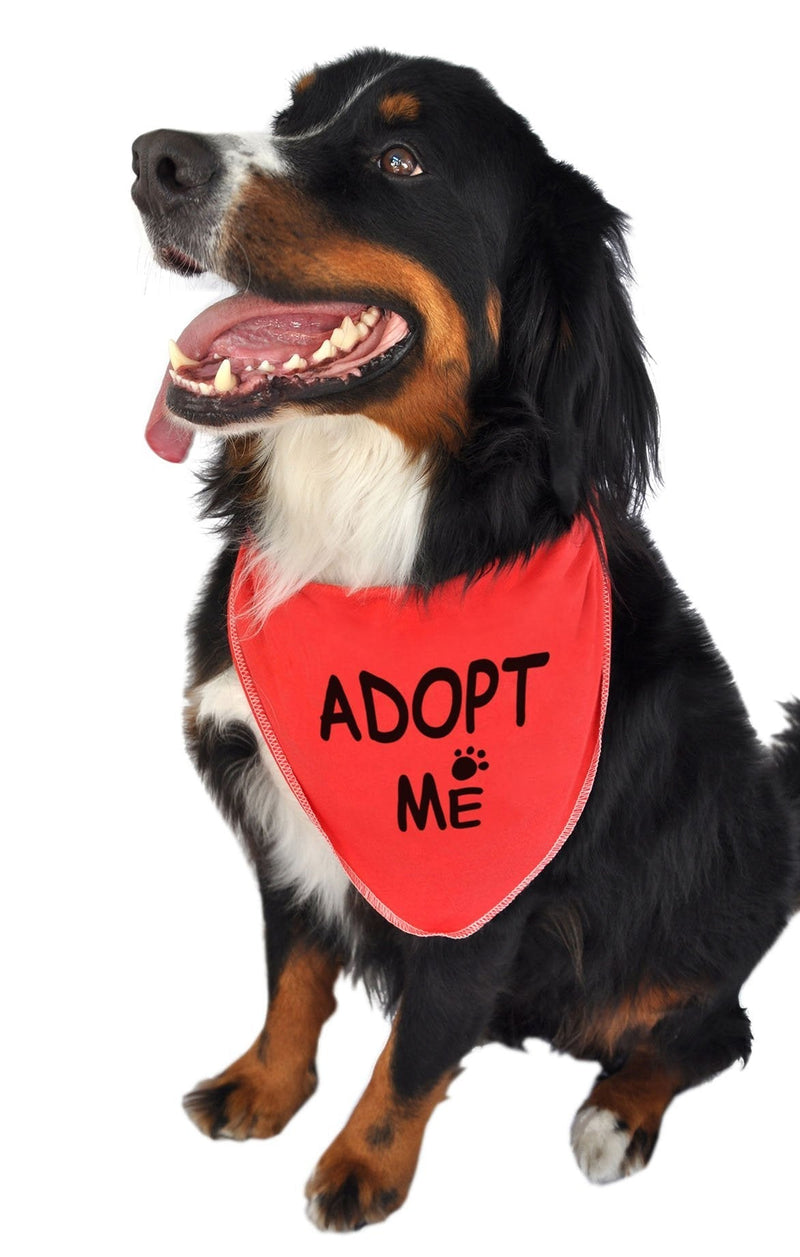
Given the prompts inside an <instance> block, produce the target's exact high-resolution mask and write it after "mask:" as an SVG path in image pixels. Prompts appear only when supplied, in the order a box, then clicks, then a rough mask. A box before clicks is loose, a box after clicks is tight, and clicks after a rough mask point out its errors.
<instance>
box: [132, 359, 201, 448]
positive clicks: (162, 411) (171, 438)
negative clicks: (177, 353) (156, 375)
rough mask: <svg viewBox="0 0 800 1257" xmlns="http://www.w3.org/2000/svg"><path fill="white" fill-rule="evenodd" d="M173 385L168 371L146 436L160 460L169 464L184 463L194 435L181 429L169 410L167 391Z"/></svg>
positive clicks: (154, 405)
mask: <svg viewBox="0 0 800 1257" xmlns="http://www.w3.org/2000/svg"><path fill="white" fill-rule="evenodd" d="M171 383H172V381H171V380H170V378H169V371H166V372H165V373H164V382H163V384H162V385H161V388H160V389H159V390H158V397H157V398H156V400H155V402H154V404H153V409H152V410H151V411H150V418H149V419H148V421H147V428H146V429H145V434H144V435H145V440H146V441H147V444H148V445H149V446H150V449H151V450H153V451H154V452H155V453H156V454H158V456H159V458H164V459H166V461H167V462H168V463H182V462H183V460H184V459H185V457H186V455H187V454H188V453H189V450H190V449H191V446H192V441H193V440H194V433H193V432H189V431H188V430H187V429H186V428H183V427H179V426H178V424H177V423H176V422H175V420H174V419H173V418H172V416H171V415H170V413H169V411H168V410H167V389H168V388H169V386H170V384H171Z"/></svg>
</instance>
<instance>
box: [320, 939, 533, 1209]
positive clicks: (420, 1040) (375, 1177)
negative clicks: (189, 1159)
mask: <svg viewBox="0 0 800 1257" xmlns="http://www.w3.org/2000/svg"><path fill="white" fill-rule="evenodd" d="M486 932H489V927H486ZM491 933H493V931H491ZM509 934H510V931H509ZM476 937H477V936H476ZM492 942H493V943H494V945H492ZM472 943H473V940H472V939H467V940H463V941H458V942H451V941H450V940H446V939H431V940H425V942H424V943H420V945H419V946H418V947H414V948H413V949H412V953H411V956H410V958H409V964H408V970H407V971H408V975H409V976H408V978H407V980H406V984H405V988H404V992H403V995H402V998H401V1001H400V1005H399V1009H398V1011H397V1013H396V1015H395V1018H394V1022H393V1025H392V1030H391V1034H390V1036H389V1040H388V1043H387V1044H386V1047H385V1048H384V1050H383V1052H382V1053H381V1055H380V1057H379V1059H378V1062H377V1064H376V1066H375V1069H374V1071H373V1074H372V1078H371V1079H370V1082H369V1085H368V1086H367V1089H366V1091H365V1092H364V1094H363V1095H362V1097H361V1099H360V1100H359V1102H358V1104H357V1105H356V1107H355V1109H354V1111H353V1113H352V1114H351V1116H350V1119H349V1121H348V1122H347V1125H346V1126H345V1127H344V1129H343V1130H342V1132H341V1133H340V1134H339V1136H338V1137H337V1138H336V1139H335V1140H334V1142H333V1143H332V1144H331V1146H330V1147H329V1148H328V1150H327V1152H325V1154H324V1155H323V1156H322V1158H321V1160H320V1161H319V1164H318V1165H317V1167H316V1169H315V1171H314V1173H313V1174H312V1176H311V1178H310V1180H309V1182H308V1184H307V1187H306V1196H307V1197H308V1201H309V1205H308V1212H309V1216H310V1218H311V1219H312V1221H313V1222H315V1223H316V1225H317V1226H319V1227H320V1228H321V1229H323V1230H333V1231H351V1230H357V1229H359V1228H360V1227H362V1226H365V1225H366V1224H367V1223H369V1222H380V1221H382V1220H383V1219H384V1218H386V1217H387V1216H388V1215H389V1214H390V1213H393V1212H394V1210H395V1209H398V1208H399V1206H400V1205H401V1204H402V1203H403V1201H404V1200H405V1198H406V1196H407V1194H408V1190H409V1188H410V1186H411V1180H412V1178H413V1176H414V1171H415V1169H416V1165H417V1158H418V1156H419V1151H420V1145H421V1143H422V1137H423V1135H424V1133H425V1127H426V1125H427V1122H428V1119H429V1117H430V1116H431V1114H432V1112H433V1110H434V1108H435V1107H436V1105H437V1104H438V1103H439V1101H440V1100H443V1099H444V1098H445V1095H446V1093H447V1088H448V1085H449V1083H450V1082H451V1081H452V1079H453V1078H454V1077H455V1076H456V1074H457V1073H458V1072H459V1062H460V1060H461V1058H462V1057H463V1056H464V1055H466V1053H467V1052H468V1051H469V1050H470V1049H471V1048H473V1047H474V1046H475V1045H476V1043H478V1042H479V1040H480V1039H481V1038H482V1036H483V1034H484V1032H485V1030H486V1027H487V1024H488V1022H489V1019H490V1017H491V1013H492V1009H493V1007H494V1002H495V999H496V994H497V989H498V986H499V985H500V984H501V983H502V979H503V976H504V974H505V973H506V971H507V966H508V963H509V960H510V953H511V951H512V950H513V943H512V940H511V939H510V938H509V936H508V934H507V935H506V937H505V938H503V939H502V942H500V941H499V940H494V941H493V940H491V939H490V938H487V939H486V940H481V942H480V943H478V944H473V945H472V946H471V945H470V944H472ZM487 943H488V944H489V946H488V947H487V945H486V944H487ZM471 962H474V963H471Z"/></svg>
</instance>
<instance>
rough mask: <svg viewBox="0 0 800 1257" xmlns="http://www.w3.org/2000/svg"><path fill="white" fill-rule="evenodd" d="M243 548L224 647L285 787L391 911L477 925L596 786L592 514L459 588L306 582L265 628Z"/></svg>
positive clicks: (382, 908)
mask: <svg viewBox="0 0 800 1257" xmlns="http://www.w3.org/2000/svg"><path fill="white" fill-rule="evenodd" d="M249 557H250V555H249V551H248V549H247V547H243V548H242V550H241V551H240V554H239V558H238V562H237V565H236V570H235V573H234V577H233V582H232V585H231V592H230V599H229V607H228V627H229V639H230V645H231V650H232V653H233V658H234V661H235V664H236V669H237V672H238V674H239V677H240V680H241V682H242V685H243V686H244V689H245V692H246V694H247V697H248V700H249V703H250V706H251V708H252V711H253V714H254V716H255V718H256V720H257V722H258V725H259V727H260V729H261V732H262V733H263V735H264V738H265V740H266V742H267V745H268V747H269V749H270V751H271V752H272V754H273V756H274V758H275V760H276V762H277V764H278V766H279V767H280V769H281V771H282V773H283V775H284V777H285V778H286V781H287V782H288V784H289V786H290V787H291V789H292V791H293V792H294V794H295V797H296V798H297V800H298V802H299V803H300V805H301V806H302V807H303V808H304V810H305V812H306V814H307V815H308V817H309V818H310V819H311V820H312V821H313V823H314V824H315V825H317V827H318V828H319V829H320V830H321V832H322V834H324V836H325V838H326V839H327V840H328V842H329V843H330V844H331V846H332V847H333V849H334V851H335V852H336V855H337V856H338V858H339V860H340V861H341V863H342V865H343V866H344V869H345V871H346V872H347V874H348V876H349V877H350V879H351V881H352V882H353V884H354V885H355V886H356V887H357V888H358V890H359V891H360V892H361V894H362V895H364V896H365V898H366V899H367V900H368V901H369V903H370V904H372V906H373V907H374V908H376V909H377V911H378V912H380V913H382V914H383V916H385V917H386V918H387V920H389V921H391V922H392V923H393V924H394V925H396V926H398V927H399V928H400V929H402V930H406V931H408V932H409V933H412V934H423V935H424V934H442V935H447V936H448V937H451V938H460V937H464V936H466V935H468V934H471V933H473V932H474V931H475V930H477V929H479V928H480V927H481V926H482V925H484V924H485V923H486V922H487V921H488V920H490V919H491V918H492V917H493V916H494V915H495V914H496V913H498V912H499V911H500V910H501V909H502V908H504V907H505V906H506V905H507V904H508V903H510V902H511V900H512V899H513V898H514V896H515V895H517V894H518V893H519V892H520V891H521V890H522V889H523V887H524V886H526V885H527V884H528V882H530V881H531V879H532V878H534V877H535V876H536V875H537V873H539V872H541V870H542V869H543V868H544V867H545V865H546V864H547V863H548V862H549V861H550V860H551V859H552V858H553V856H554V855H555V854H556V852H557V851H558V850H559V848H560V847H561V846H562V845H563V843H564V842H565V841H566V839H567V838H568V837H569V834H570V833H571V832H572V829H573V827H574V826H575V824H576V822H577V820H578V818H579V816H580V814H581V812H582V810H583V807H584V805H585V803H586V800H587V798H588V797H589V791H590V790H591V788H592V783H593V781H594V775H595V771H596V769H597V762H598V759H599V755H600V738H601V733H602V727H603V719H604V716H605V706H606V697H607V693H608V677H609V661H610V641H611V611H610V597H609V588H608V580H607V576H606V572H605V567H604V560H603V557H602V555H601V553H600V551H599V549H598V544H597V541H596V539H595V536H594V533H593V531H592V529H591V527H590V525H589V523H588V522H587V521H586V520H584V519H580V520H578V521H577V522H576V523H575V524H574V525H573V527H572V529H571V530H570V532H569V533H567V534H566V535H565V536H564V537H562V538H561V539H559V540H558V541H557V542H555V543H553V544H552V545H548V546H543V547H542V548H541V549H540V550H537V551H536V553H535V554H534V555H533V557H532V558H531V559H530V560H529V561H528V562H519V563H517V564H515V565H514V566H513V567H510V568H496V569H493V570H492V571H490V572H488V573H487V574H486V575H484V576H482V577H481V578H480V579H478V580H476V581H473V582H472V583H471V584H470V585H467V586H465V582H464V580H463V579H457V580H453V581H450V582H448V583H447V584H445V585H443V586H440V587H439V588H438V589H437V590H436V591H435V592H434V593H433V594H431V595H430V596H428V597H427V598H424V599H423V598H422V597H421V596H419V595H417V594H415V593H414V594H409V593H408V592H407V591H398V590H394V589H367V590H359V591H356V592H352V593H350V592H348V591H347V590H346V589H342V588H340V587H339V586H335V585H321V584H310V585H306V586H304V587H303V588H302V589H301V590H300V591H299V593H296V594H294V595H293V596H292V597H291V598H289V599H288V601H286V602H284V603H283V604H281V605H280V606H278V607H276V608H275V609H274V610H273V611H272V612H271V613H270V614H269V616H268V618H267V620H266V622H264V623H259V622H257V621H256V622H254V620H253V618H252V615H251V607H252V604H253V598H254V593H255V586H254V580H253V576H252V570H253V567H254V565H253V564H249V563H248V558H249Z"/></svg>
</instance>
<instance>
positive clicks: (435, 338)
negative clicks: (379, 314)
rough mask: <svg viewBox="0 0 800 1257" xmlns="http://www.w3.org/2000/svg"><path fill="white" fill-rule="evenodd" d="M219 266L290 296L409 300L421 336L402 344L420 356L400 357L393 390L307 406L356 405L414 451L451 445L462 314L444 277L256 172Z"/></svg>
mask: <svg viewBox="0 0 800 1257" xmlns="http://www.w3.org/2000/svg"><path fill="white" fill-rule="evenodd" d="M220 269H221V271H222V273H223V274H224V275H225V276H226V277H227V278H229V279H232V280H233V282H240V283H242V284H245V285H247V284H252V282H253V279H254V278H256V279H260V278H263V280H264V283H265V284H268V285H269V287H270V289H271V290H272V291H274V292H276V293H281V292H282V290H283V289H284V288H286V289H288V291H290V292H291V293H292V294H293V295H294V296H295V297H296V298H297V299H298V300H306V299H308V300H310V299H312V298H323V299H326V300H335V299H336V298H338V297H341V296H342V295H343V294H345V295H347V294H353V293H363V294H364V296H365V297H368V298H369V300H370V301H374V303H375V304H378V305H380V304H383V305H384V306H386V307H389V308H391V305H392V301H393V300H397V299H398V298H399V299H400V301H401V303H406V302H407V303H408V304H410V305H411V306H413V308H414V309H415V310H416V311H418V313H419V314H420V316H421V319H422V342H423V343H422V348H421V351H420V350H419V348H418V349H417V350H412V351H411V352H412V354H414V353H415V352H416V353H418V354H419V355H420V360H418V361H417V362H416V365H414V366H411V365H410V362H409V365H408V366H407V368H406V370H405V371H404V374H403V387H402V390H401V391H400V393H399V394H398V395H397V396H395V397H392V398H391V400H385V399H381V398H380V397H378V398H376V399H375V400H372V401H367V400H366V399H365V396H364V394H363V393H361V392H359V391H354V392H353V393H352V394H351V393H341V394H337V395H336V397H335V398H333V397H332V398H331V399H330V402H329V403H328V402H326V403H321V402H320V400H319V399H317V400H311V401H310V402H309V403H308V405H309V408H310V409H312V410H314V411H317V412H320V411H334V412H341V413H354V412H361V413H364V414H366V415H368V416H369V417H370V418H371V419H374V420H376V421H377V422H378V423H382V424H384V425H385V426H386V427H388V428H391V429H392V430H393V431H395V432H396V433H397V434H398V436H400V437H401V438H402V439H403V440H404V441H405V443H406V445H407V446H408V447H409V449H411V450H412V451H413V452H415V453H416V452H420V451H421V450H423V449H426V448H429V447H431V446H432V445H436V444H437V443H442V444H444V445H445V446H446V447H448V448H450V449H453V448H456V447H457V446H458V444H459V443H460V441H461V439H462V438H463V435H464V433H465V431H466V428H467V424H468V410H467V393H468V389H469V374H470V362H469V352H468V334H467V327H466V322H465V320H464V316H463V314H462V312H461V310H460V308H459V306H458V305H457V303H456V302H455V301H454V300H453V297H452V296H451V294H450V293H449V291H448V290H447V288H446V287H445V286H444V284H442V283H441V281H440V280H439V279H437V278H436V276H435V275H432V274H431V273H430V271H428V270H426V269H425V267H424V266H422V265H421V264H420V263H419V262H416V261H415V260H414V259H413V258H410V257H408V256H406V255H405V254H402V253H397V252H394V251H393V250H391V249H389V248H386V247H385V246H383V245H379V244H374V243H371V242H369V241H364V240H359V239H357V238H355V237H351V236H348V235H347V234H346V233H345V232H343V231H342V230H341V229H340V228H339V227H338V225H337V224H336V223H335V222H333V221H332V220H331V219H329V218H328V217H326V216H325V215H324V214H323V213H322V211H321V210H320V208H319V206H317V205H315V204H314V203H313V202H312V201H310V200H309V199H308V198H307V197H305V196H304V195H303V194H302V193H301V192H299V191H298V190H297V189H296V188H293V187H291V185H290V184H288V183H287V182H286V181H285V180H282V179H278V178H268V177H266V176H261V175H256V176H253V177H252V179H251V180H250V182H249V183H248V184H247V186H246V188H245V190H244V192H243V193H242V196H241V198H240V200H239V201H238V202H237V204H236V205H235V206H234V207H233V210H232V211H231V212H230V213H229V215H228V217H227V219H226V222H225V226H224V230H223V236H222V244H221V247H220ZM298 404H301V405H302V404H303V403H302V399H299V402H298Z"/></svg>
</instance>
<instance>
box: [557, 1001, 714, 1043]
mask: <svg viewBox="0 0 800 1257" xmlns="http://www.w3.org/2000/svg"><path fill="white" fill-rule="evenodd" d="M697 995H698V992H696V991H695V992H691V991H687V990H667V989H665V988H662V987H655V986H654V987H650V988H648V989H647V990H644V991H640V992H637V993H636V994H634V995H626V996H623V997H622V998H621V999H620V1000H619V1002H618V1003H616V1004H613V1005H610V1006H606V1007H603V1008H599V1009H594V1010H589V1011H587V1010H585V1009H582V1010H580V1012H578V1013H577V1014H576V1015H574V1016H571V1017H568V1018H566V1019H565V1020H564V1022H563V1023H562V1025H561V1028H560V1029H559V1032H558V1034H557V1035H556V1037H555V1039H554V1045H555V1046H556V1047H557V1048H559V1050H560V1051H563V1052H570V1053H571V1054H572V1055H573V1056H579V1057H590V1058H600V1059H610V1058H613V1057H614V1056H615V1055H616V1054H617V1052H618V1051H620V1050H621V1049H624V1048H625V1047H626V1046H629V1045H631V1044H632V1043H635V1041H636V1040H637V1039H640V1038H644V1037H646V1036H647V1035H648V1034H649V1033H650V1031H651V1030H652V1029H653V1027H654V1026H655V1025H656V1024H657V1022H659V1021H660V1020H661V1018H662V1017H665V1016H666V1015H667V1014H668V1013H670V1012H673V1011H674V1010H675V1009H677V1008H680V1007H681V1006H682V1005H685V1004H688V1003H690V1002H691V1001H692V1000H693V999H695V998H697Z"/></svg>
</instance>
